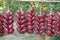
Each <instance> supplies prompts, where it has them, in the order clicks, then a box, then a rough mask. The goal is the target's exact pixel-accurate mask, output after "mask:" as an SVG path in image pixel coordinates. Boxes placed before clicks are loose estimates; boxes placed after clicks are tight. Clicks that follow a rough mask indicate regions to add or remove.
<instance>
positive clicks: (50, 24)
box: [45, 12, 56, 36]
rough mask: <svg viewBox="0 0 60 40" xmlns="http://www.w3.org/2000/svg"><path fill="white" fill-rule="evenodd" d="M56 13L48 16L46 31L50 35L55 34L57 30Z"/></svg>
mask: <svg viewBox="0 0 60 40" xmlns="http://www.w3.org/2000/svg"><path fill="white" fill-rule="evenodd" d="M55 23H56V22H55V14H54V12H52V13H50V14H48V15H47V16H46V30H45V33H46V34H47V35H48V36H53V35H54V31H55Z"/></svg>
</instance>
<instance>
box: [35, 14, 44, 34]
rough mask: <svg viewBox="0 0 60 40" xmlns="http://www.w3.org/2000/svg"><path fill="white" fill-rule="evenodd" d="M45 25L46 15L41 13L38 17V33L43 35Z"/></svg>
mask: <svg viewBox="0 0 60 40" xmlns="http://www.w3.org/2000/svg"><path fill="white" fill-rule="evenodd" d="M44 23H45V14H42V13H39V14H38V15H37V16H36V28H35V30H36V33H37V34H42V33H43V32H44V25H45V24H44Z"/></svg>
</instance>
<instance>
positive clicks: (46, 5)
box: [0, 0, 60, 40]
mask: <svg viewBox="0 0 60 40" xmlns="http://www.w3.org/2000/svg"><path fill="white" fill-rule="evenodd" d="M30 7H34V9H35V13H38V12H39V11H41V12H44V13H49V12H50V11H54V12H55V13H56V12H58V11H60V2H20V1H15V0H0V11H2V14H4V12H5V11H7V10H10V11H12V12H13V13H14V18H15V17H16V10H18V9H20V8H22V9H23V10H24V11H27V10H28V9H29V8H30ZM51 8H52V10H51ZM14 25H15V23H14ZM15 35H17V36H18V37H20V36H24V35H21V34H18V33H17V31H16V32H14V34H12V35H11V36H14V37H15ZM19 35H20V36H19ZM27 35H30V34H25V36H27ZM9 36H10V35H8V37H9ZM35 36H37V35H36V34H32V35H31V36H29V39H30V40H33V38H34V37H35ZM8 37H7V36H6V35H5V36H3V37H0V40H6V38H8ZM27 37H28V36H27ZM4 38H5V39H4ZM15 38H17V37H15ZM15 38H12V39H15ZM35 38H36V37H35ZM38 38H41V36H37V38H36V40H42V39H44V40H60V36H58V35H56V34H55V35H54V36H53V37H49V36H46V35H43V38H42V39H38ZM12 39H11V40H12ZM26 39H27V38H26ZM29 39H27V40H29ZM7 40H9V39H7ZM15 40H17V39H15ZM34 40H35V39H34Z"/></svg>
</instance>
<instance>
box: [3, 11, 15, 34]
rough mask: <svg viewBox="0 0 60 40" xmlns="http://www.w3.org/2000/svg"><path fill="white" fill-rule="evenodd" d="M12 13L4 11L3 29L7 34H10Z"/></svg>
mask: <svg viewBox="0 0 60 40" xmlns="http://www.w3.org/2000/svg"><path fill="white" fill-rule="evenodd" d="M13 21H14V20H13V13H12V12H11V11H6V12H5V14H4V23H3V24H4V29H5V32H6V33H7V34H12V33H13V31H14V28H13Z"/></svg>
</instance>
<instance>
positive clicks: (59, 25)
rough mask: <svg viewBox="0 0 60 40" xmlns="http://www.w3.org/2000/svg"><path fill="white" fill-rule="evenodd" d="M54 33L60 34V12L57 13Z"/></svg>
mask: <svg viewBox="0 0 60 40" xmlns="http://www.w3.org/2000/svg"><path fill="white" fill-rule="evenodd" d="M56 33H57V34H58V35H60V12H58V14H57V27H56Z"/></svg>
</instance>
